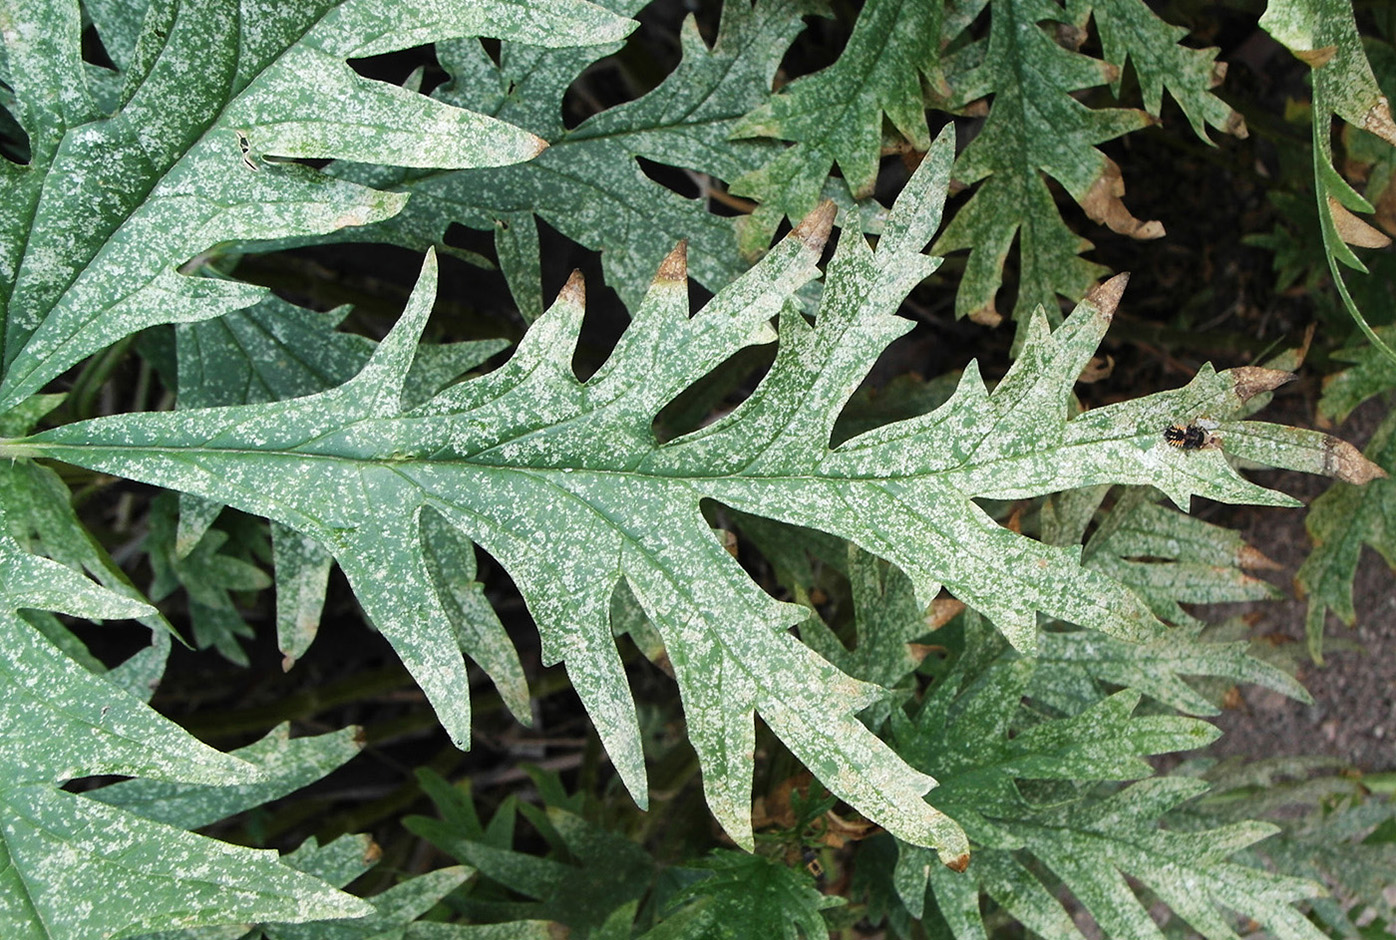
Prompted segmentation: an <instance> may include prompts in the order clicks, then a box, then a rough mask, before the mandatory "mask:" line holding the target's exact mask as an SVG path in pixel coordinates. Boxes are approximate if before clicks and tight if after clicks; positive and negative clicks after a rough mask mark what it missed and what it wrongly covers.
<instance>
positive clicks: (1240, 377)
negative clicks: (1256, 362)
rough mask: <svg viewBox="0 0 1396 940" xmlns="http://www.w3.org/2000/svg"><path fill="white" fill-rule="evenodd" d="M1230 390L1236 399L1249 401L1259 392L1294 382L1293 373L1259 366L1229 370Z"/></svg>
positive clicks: (1238, 367)
mask: <svg viewBox="0 0 1396 940" xmlns="http://www.w3.org/2000/svg"><path fill="white" fill-rule="evenodd" d="M1230 372H1231V381H1232V383H1233V384H1232V388H1233V389H1234V390H1235V392H1236V397H1237V398H1239V399H1241V400H1242V401H1250V400H1251V399H1252V398H1254V397H1255V396H1257V395H1259V394H1260V393H1261V392H1268V391H1271V390H1272V389H1276V388H1279V387H1280V386H1281V385H1284V384H1285V383H1286V382H1293V381H1294V373H1293V372H1286V371H1284V370H1283V369H1266V368H1263V367H1261V366H1237V367H1236V368H1234V369H1231V370H1230Z"/></svg>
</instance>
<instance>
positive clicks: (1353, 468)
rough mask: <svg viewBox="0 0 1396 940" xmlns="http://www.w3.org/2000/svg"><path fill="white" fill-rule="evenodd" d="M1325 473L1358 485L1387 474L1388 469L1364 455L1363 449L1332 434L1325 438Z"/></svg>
mask: <svg viewBox="0 0 1396 940" xmlns="http://www.w3.org/2000/svg"><path fill="white" fill-rule="evenodd" d="M1323 473H1324V475H1325V476H1330V477H1334V478H1336V479H1339V480H1342V481H1343V482H1344V483H1352V484H1354V485H1356V486H1361V485H1362V484H1364V483H1370V482H1372V481H1373V480H1379V479H1382V478H1383V477H1385V476H1386V471H1385V470H1383V469H1382V468H1381V467H1379V466H1377V465H1376V464H1375V463H1373V462H1372V461H1370V460H1368V459H1367V458H1366V457H1364V456H1362V451H1360V450H1358V449H1357V448H1356V447H1353V446H1352V445H1351V444H1349V443H1348V442H1347V441H1345V440H1342V439H1340V438H1336V437H1333V436H1332V435H1325V436H1324V439H1323Z"/></svg>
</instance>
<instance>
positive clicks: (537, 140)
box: [529, 134, 549, 159]
mask: <svg viewBox="0 0 1396 940" xmlns="http://www.w3.org/2000/svg"><path fill="white" fill-rule="evenodd" d="M529 136H530V137H532V138H533V140H531V141H529V143H531V144H532V145H533V156H535V157H536V156H538V155H539V154H540V153H542V152H543V151H544V150H547V149H548V146H549V145H548V142H547V141H546V140H544V139H543V138H541V137H538V136H536V135H533V134H530V135H529ZM530 159H531V158H530Z"/></svg>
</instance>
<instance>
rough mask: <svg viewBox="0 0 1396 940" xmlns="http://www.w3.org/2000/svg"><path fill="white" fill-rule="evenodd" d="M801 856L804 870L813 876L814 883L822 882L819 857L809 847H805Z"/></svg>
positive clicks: (822, 869)
mask: <svg viewBox="0 0 1396 940" xmlns="http://www.w3.org/2000/svg"><path fill="white" fill-rule="evenodd" d="M801 855H802V856H803V857H804V863H805V870H806V871H807V872H809V873H810V874H811V875H813V876H814V880H815V881H823V880H824V866H823V865H821V864H820V862H819V855H818V853H816V852H815V850H814V849H813V848H811V847H809V846H805V849H804V851H803V852H801Z"/></svg>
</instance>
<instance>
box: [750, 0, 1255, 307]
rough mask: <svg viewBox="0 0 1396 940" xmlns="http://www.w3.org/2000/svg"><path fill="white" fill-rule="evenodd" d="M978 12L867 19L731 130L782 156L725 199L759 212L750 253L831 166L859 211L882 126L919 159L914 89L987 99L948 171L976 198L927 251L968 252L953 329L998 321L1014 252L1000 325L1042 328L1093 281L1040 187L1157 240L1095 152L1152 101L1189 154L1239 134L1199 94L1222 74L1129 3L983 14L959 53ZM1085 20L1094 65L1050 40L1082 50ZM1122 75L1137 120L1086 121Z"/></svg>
mask: <svg viewBox="0 0 1396 940" xmlns="http://www.w3.org/2000/svg"><path fill="white" fill-rule="evenodd" d="M984 5H985V4H984V2H983V0H980V2H977V3H969V4H963V5H958V6H956V7H954V8H952V9H951V10H950V12H949V13H948V14H943V11H942V6H943V5H942V4H938V3H903V2H897V0H887V2H880V3H869V4H867V5H866V6H865V7H864V9H863V11H862V13H861V14H860V16H859V19H858V22H857V24H856V25H855V27H854V30H853V34H852V36H851V37H850V38H849V41H848V45H847V46H846V47H845V49H844V51H843V53H842V55H841V56H840V58H839V59H838V61H837V62H835V63H834V64H833V65H831V66H829V67H828V68H826V69H824V70H822V71H820V72H816V73H814V74H813V75H808V76H804V77H801V78H799V79H796V80H795V81H794V82H792V83H791V84H790V85H789V86H788V87H787V88H785V89H782V91H781V92H780V93H779V94H777V95H775V96H773V97H772V98H771V99H770V101H768V102H767V103H766V104H764V105H762V106H761V107H760V108H759V109H757V110H756V111H755V112H753V113H752V114H751V115H750V116H748V117H747V118H746V119H745V120H744V121H743V122H742V123H741V124H740V125H739V126H738V128H737V133H738V134H739V135H751V134H760V135H764V136H770V137H777V138H781V139H784V140H789V141H793V142H795V145H794V146H792V147H789V148H787V149H786V150H784V151H783V152H781V153H780V154H779V155H778V156H777V157H776V158H775V159H774V160H771V161H769V162H768V163H767V164H766V165H765V166H763V167H762V168H761V169H760V170H758V171H755V172H753V173H749V174H747V175H746V176H744V177H742V178H740V179H738V180H735V181H733V183H732V187H731V189H732V192H734V193H737V194H739V195H748V196H752V197H753V198H756V199H758V200H759V201H760V203H761V205H760V206H759V207H758V208H757V210H756V211H755V212H754V213H753V215H752V216H751V217H750V218H749V219H747V220H744V225H745V226H746V229H747V231H746V233H745V234H744V236H743V237H744V241H746V242H749V244H747V245H746V247H747V248H748V250H750V249H751V248H753V247H754V246H755V243H756V242H757V241H759V239H760V238H761V237H762V236H763V235H764V236H765V237H769V234H770V231H771V230H772V229H773V228H774V225H775V223H776V222H779V221H780V218H781V216H782V215H783V214H788V215H790V216H791V218H797V217H798V216H799V215H802V214H804V213H805V212H808V211H809V210H810V209H811V208H812V207H813V205H814V203H815V201H816V200H817V199H818V198H819V196H820V193H821V191H822V190H823V189H824V188H825V178H826V177H827V175H828V171H829V168H830V167H831V166H832V165H833V164H834V163H837V164H838V166H839V169H840V170H841V171H842V176H843V179H844V180H845V181H846V183H847V186H848V188H849V189H851V190H852V193H853V195H854V196H855V197H858V196H867V195H869V194H870V193H871V192H872V184H873V182H874V177H875V175H876V169H877V161H878V157H879V155H880V150H881V148H883V147H884V141H883V127H882V118H883V116H884V115H885V116H886V117H887V118H888V120H889V121H890V123H891V124H892V125H893V126H894V127H895V129H896V130H897V131H898V132H899V133H900V134H901V135H902V137H903V138H904V141H905V143H904V144H902V146H907V147H910V148H911V149H915V150H924V149H925V146H926V145H925V140H926V139H927V130H926V119H925V113H924V105H925V102H923V99H922V94H921V89H920V87H919V83H918V81H917V79H918V78H919V77H920V76H924V77H925V81H926V83H927V85H928V86H929V97H928V99H927V100H928V101H929V102H930V103H931V104H932V106H934V107H937V108H940V109H943V110H948V111H960V110H962V109H965V108H967V107H968V106H970V105H971V104H972V103H975V102H977V101H978V100H979V99H983V98H986V97H988V96H992V98H993V100H992V104H991V105H990V106H989V113H988V118H987V122H986V124H985V127H984V130H983V131H982V133H981V134H980V135H979V136H978V137H977V138H976V139H975V141H974V142H973V143H971V144H970V146H969V147H967V148H966V150H965V153H963V154H962V155H961V157H960V160H959V162H958V163H957V164H956V168H955V176H956V178H957V179H959V180H962V181H964V182H965V183H970V184H972V183H975V182H978V181H980V180H984V182H983V184H982V185H981V186H980V187H979V190H978V191H976V193H975V195H974V196H973V197H972V198H971V200H970V201H969V202H968V203H967V204H966V205H964V206H963V207H962V208H961V209H960V210H959V212H958V213H957V215H956V216H955V218H954V220H953V221H952V223H951V225H950V226H949V228H948V229H947V230H946V232H945V234H944V235H943V236H942V238H941V240H940V241H939V242H937V244H936V246H935V250H936V251H938V252H950V251H956V250H959V249H965V248H967V249H969V250H970V257H969V262H968V266H967V268H966V273H965V278H964V281H963V283H962V284H961V286H960V289H959V293H958V295H957V300H956V313H957V314H959V315H961V316H966V315H967V316H972V317H975V318H977V319H980V320H983V321H985V322H997V321H998V319H999V317H1000V313H999V311H998V310H997V308H996V306H995V295H996V294H997V292H998V288H999V286H1000V283H1001V281H1002V277H1003V267H1004V262H1005V260H1006V258H1007V256H1008V252H1009V249H1010V247H1011V246H1012V244H1013V242H1014V240H1015V239H1016V240H1017V242H1018V250H1019V257H1020V274H1019V282H1020V284H1019V298H1018V302H1017V304H1016V306H1015V308H1014V316H1015V318H1017V319H1018V320H1020V321H1026V319H1027V318H1028V316H1029V315H1030V314H1031V313H1032V311H1033V310H1034V309H1035V308H1036V307H1037V306H1038V305H1043V306H1044V307H1045V308H1046V309H1047V310H1048V312H1049V315H1050V316H1052V318H1053V322H1055V317H1056V309H1057V299H1056V298H1057V295H1058V294H1060V295H1063V296H1066V297H1069V298H1070V299H1072V300H1077V299H1079V298H1080V297H1082V296H1083V295H1084V294H1085V292H1086V291H1087V290H1088V289H1089V288H1090V287H1091V286H1092V284H1093V283H1094V282H1095V281H1096V279H1097V278H1099V277H1100V276H1101V274H1103V273H1104V272H1105V269H1104V268H1102V267H1101V266H1100V265H1097V264H1094V263H1091V262H1087V261H1085V260H1084V259H1082V258H1081V257H1079V256H1080V254H1081V253H1082V252H1084V251H1086V250H1089V249H1090V247H1091V243H1090V242H1089V241H1087V240H1085V239H1084V238H1082V237H1081V236H1079V235H1077V234H1075V233H1073V232H1072V231H1071V230H1070V229H1069V228H1068V227H1067V226H1066V224H1065V222H1064V221H1063V220H1062V218H1061V216H1060V214H1059V213H1058V212H1057V210H1056V207H1055V205H1054V203H1053V199H1052V195H1051V193H1050V191H1049V190H1048V188H1047V185H1046V181H1045V179H1044V178H1043V177H1044V175H1046V176H1050V177H1052V178H1053V179H1055V180H1057V181H1058V182H1059V183H1061V184H1062V186H1064V187H1065V188H1066V190H1067V191H1068V192H1069V193H1070V194H1071V196H1072V197H1073V198H1074V199H1075V200H1076V201H1077V202H1078V203H1079V204H1080V205H1081V207H1082V208H1083V209H1084V210H1085V211H1086V214H1087V215H1089V216H1090V217H1091V218H1092V219H1093V220H1095V221H1097V222H1100V223H1103V224H1105V225H1108V226H1109V227H1110V228H1111V229H1112V230H1114V231H1117V232H1121V233H1123V234H1127V235H1130V236H1132V237H1135V238H1157V237H1159V236H1161V235H1162V234H1163V227H1162V226H1161V225H1160V224H1159V223H1157V222H1141V221H1139V220H1138V219H1136V218H1134V217H1133V216H1132V215H1131V214H1130V213H1129V211H1128V210H1127V209H1126V208H1125V206H1124V203H1123V202H1122V201H1121V199H1120V197H1121V196H1123V194H1124V183H1123V181H1122V180H1121V177H1120V171H1119V167H1117V166H1116V165H1115V164H1114V163H1113V161H1111V160H1109V159H1108V158H1107V157H1105V156H1104V155H1103V154H1101V153H1100V152H1099V151H1098V150H1096V149H1094V148H1095V145H1096V144H1099V143H1101V142H1103V141H1106V140H1111V139H1113V138H1115V137H1118V136H1120V135H1121V134H1125V133H1128V132H1130V131H1132V130H1136V129H1138V128H1140V127H1143V126H1145V125H1146V124H1148V123H1150V120H1151V119H1150V115H1152V116H1153V118H1155V119H1156V118H1157V117H1158V115H1159V111H1160V107H1161V103H1162V102H1161V99H1162V92H1163V89H1164V88H1165V87H1166V88H1167V89H1168V90H1169V91H1170V93H1171V94H1172V95H1173V96H1174V98H1175V99H1176V100H1178V102H1179V103H1180V104H1181V105H1182V107H1183V109H1184V112H1185V113H1186V114H1187V116H1188V119H1189V121H1190V122H1191V124H1192V126H1193V127H1194V129H1195V130H1196V131H1197V133H1198V134H1199V136H1202V137H1203V139H1206V131H1205V127H1206V126H1207V125H1210V126H1212V127H1215V128H1218V129H1220V130H1224V131H1227V132H1231V133H1238V134H1240V135H1242V136H1244V134H1245V125H1244V122H1243V121H1242V120H1241V119H1240V116H1239V115H1237V114H1236V112H1234V111H1232V110H1231V108H1229V107H1228V106H1227V105H1226V104H1225V103H1224V102H1222V101H1221V100H1220V99H1219V98H1217V97H1216V96H1215V95H1214V94H1212V93H1211V90H1210V89H1211V88H1212V87H1213V86H1214V85H1216V84H1217V83H1218V82H1219V81H1220V78H1221V76H1222V75H1223V74H1224V71H1225V70H1224V69H1223V68H1221V67H1219V66H1217V65H1216V64H1215V62H1214V59H1215V57H1216V50H1215V49H1209V50H1197V49H1189V48H1186V47H1184V46H1180V45H1178V44H1177V40H1178V38H1179V37H1180V36H1182V35H1183V34H1184V33H1185V30H1183V29H1181V28H1178V27H1173V26H1169V25H1168V24H1167V23H1165V22H1163V21H1162V20H1160V19H1159V18H1158V17H1157V16H1155V15H1154V14H1153V12H1151V11H1150V10H1149V9H1148V8H1147V7H1146V6H1145V5H1144V4H1142V3H1140V2H1138V0H1107V2H1102V3H1090V2H1086V0H1081V2H1072V3H1069V4H1068V5H1067V8H1066V9H1063V8H1062V7H1061V6H1060V5H1059V4H1057V3H1055V2H1052V0H994V2H992V3H991V4H989V7H990V14H989V15H990V30H989V36H988V38H987V39H982V40H977V41H968V34H967V32H966V30H967V28H968V27H969V26H970V24H971V23H972V22H973V21H974V19H975V14H976V13H977V12H978V11H979V10H980V9H982V8H983V7H984ZM942 16H944V22H943V23H942ZM1092 19H1093V20H1094V22H1095V23H1096V26H1097V28H1098V29H1099V31H1100V36H1101V44H1102V47H1103V51H1104V55H1105V59H1106V61H1100V60H1096V59H1092V58H1089V57H1087V56H1084V55H1081V54H1079V53H1077V52H1075V51H1074V50H1072V49H1068V48H1064V47H1063V45H1062V44H1061V42H1060V41H1059V38H1058V36H1056V35H1054V31H1055V32H1056V33H1060V32H1062V31H1063V30H1066V29H1068V26H1067V24H1068V23H1073V22H1074V24H1075V26H1076V27H1077V33H1078V39H1079V38H1084V36H1085V32H1084V28H1085V25H1086V23H1087V22H1088V21H1090V20H1092ZM1078 45H1079V41H1078ZM1131 59H1132V60H1133V61H1134V63H1135V66H1136V71H1137V72H1138V75H1139V80H1140V86H1141V90H1142V91H1143V94H1144V106H1145V109H1146V111H1147V114H1146V113H1144V112H1141V111H1135V110H1130V109H1119V108H1113V109H1092V108H1090V107H1087V106H1086V105H1085V104H1083V103H1081V102H1080V101H1078V100H1077V99H1076V98H1075V97H1073V93H1074V92H1078V91H1080V90H1083V89H1086V88H1091V87H1094V86H1097V85H1103V84H1106V83H1107V82H1108V83H1109V84H1110V85H1111V88H1112V89H1113V90H1114V91H1115V92H1116V93H1118V91H1119V86H1120V78H1121V74H1122V70H1123V68H1124V65H1125V62H1126V61H1127V60H1131ZM830 102H835V103H837V106H836V107H831V106H830Z"/></svg>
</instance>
